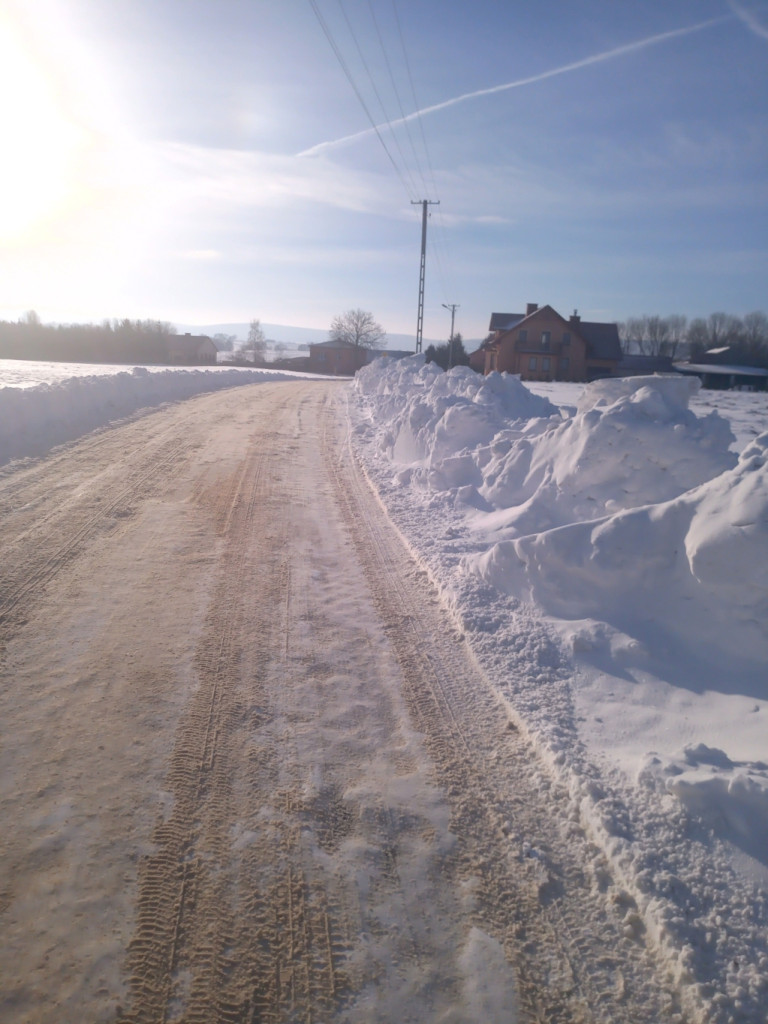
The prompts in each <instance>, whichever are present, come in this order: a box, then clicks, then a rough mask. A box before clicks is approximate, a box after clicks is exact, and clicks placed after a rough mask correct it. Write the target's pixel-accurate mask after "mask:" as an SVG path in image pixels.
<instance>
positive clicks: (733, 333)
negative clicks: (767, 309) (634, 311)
mask: <svg viewBox="0 0 768 1024" xmlns="http://www.w3.org/2000/svg"><path fill="white" fill-rule="evenodd" d="M618 328H619V337H620V338H621V344H622V349H623V351H624V352H625V353H627V354H630V353H639V354H640V355H646V356H670V357H672V358H677V359H680V358H682V357H683V356H687V358H688V359H690V361H691V362H692V363H696V362H700V361H701V360H702V359H703V358H704V356H705V354H706V353H707V352H708V351H709V350H710V349H717V348H728V349H729V350H730V351H729V352H728V355H727V360H728V362H729V363H734V364H737V365H741V366H761V367H765V368H768V316H766V314H765V313H763V312H761V311H759V310H756V311H755V312H754V313H747V314H746V316H743V317H738V316H732V315H731V314H730V313H710V315H709V316H708V317H697V318H695V319H693V320H690V321H689V320H688V318H687V317H684V316H680V315H678V314H674V315H672V316H647V315H644V316H638V317H630V318H629V319H628V320H626V321H624V322H623V323H620V324H619V325H618Z"/></svg>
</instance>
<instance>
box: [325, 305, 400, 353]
mask: <svg viewBox="0 0 768 1024" xmlns="http://www.w3.org/2000/svg"><path fill="white" fill-rule="evenodd" d="M328 335H329V338H330V340H331V341H346V342H349V343H350V344H352V345H355V346H356V347H358V348H384V346H385V344H386V342H385V338H386V336H387V333H386V331H385V330H384V328H383V327H382V326H381V324H377V323H376V321H375V320H374V319H373V313H368V312H367V311H366V310H364V309H348V310H347V312H346V313H342V314H341V315H340V316H336V317H334V318H333V320H332V321H331V329H330V331H329V332H328Z"/></svg>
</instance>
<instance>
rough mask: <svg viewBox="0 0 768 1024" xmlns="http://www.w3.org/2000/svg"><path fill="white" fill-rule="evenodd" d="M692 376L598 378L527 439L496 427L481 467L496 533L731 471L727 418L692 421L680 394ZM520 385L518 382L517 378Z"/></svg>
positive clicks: (580, 514) (634, 500)
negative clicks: (564, 412)
mask: <svg viewBox="0 0 768 1024" xmlns="http://www.w3.org/2000/svg"><path fill="white" fill-rule="evenodd" d="M698 383H699V382H698V380H697V379H695V378H683V377H677V378H675V377H672V378H670V377H651V378H634V379H628V380H606V381H598V382H596V383H595V384H592V385H590V387H589V388H586V389H585V392H584V395H583V397H582V399H581V401H580V402H579V404H578V407H577V410H576V414H575V416H573V417H571V418H569V419H568V420H566V421H565V422H562V423H557V422H555V423H554V424H553V426H552V428H551V429H548V430H546V431H544V432H542V433H538V432H537V433H536V435H535V436H533V437H531V436H530V432H529V431H526V432H525V433H523V434H522V436H521V435H520V432H519V431H517V430H508V431H503V432H501V433H500V434H499V435H497V436H496V438H494V440H493V443H492V445H491V458H490V460H489V462H488V463H487V464H486V465H484V467H483V477H484V480H483V487H482V488H481V491H482V494H483V496H484V497H485V498H486V499H487V500H488V501H489V502H490V504H491V505H492V506H493V507H494V508H496V509H503V510H505V511H504V513H503V514H502V515H499V516H496V517H495V519H494V527H495V528H496V529H502V530H503V534H504V536H508V537H511V536H521V535H523V534H529V533H533V532H536V533H540V532H541V531H542V530H545V529H551V528H553V527H555V526H562V525H565V524H566V523H572V522H575V521H580V520H589V519H595V518H597V517H598V516H600V515H603V514H605V513H606V512H616V511H619V510H620V509H627V508H635V507H637V506H638V505H642V504H648V503H652V502H659V501H665V500H667V499H669V498H673V497H676V496H677V495H679V494H681V493H682V492H683V491H685V490H688V489H689V488H691V487H694V486H696V484H699V483H702V482H703V481H704V480H708V479H710V478H711V477H712V476H715V475H716V474H718V473H720V472H722V471H723V470H724V469H729V468H730V467H731V466H732V465H733V464H734V462H735V456H734V455H733V454H732V453H731V452H729V451H728V445H729V444H730V442H731V441H732V440H733V437H732V434H731V432H730V429H729V427H728V424H727V422H726V421H725V420H723V419H722V418H721V417H720V416H718V414H717V413H716V412H712V413H711V414H710V415H709V416H708V417H707V418H706V419H698V418H697V417H696V416H694V414H693V413H692V412H691V411H690V410H689V409H688V398H689V396H690V395H691V393H694V392H695V390H698ZM520 386H521V387H522V385H520Z"/></svg>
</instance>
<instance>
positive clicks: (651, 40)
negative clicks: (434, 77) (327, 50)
mask: <svg viewBox="0 0 768 1024" xmlns="http://www.w3.org/2000/svg"><path fill="white" fill-rule="evenodd" d="M730 2H731V7H732V8H733V10H734V14H736V16H737V17H742V18H746V17H748V15H747V14H746V12H743V13H742V14H740V13H739V11H738V10H737V8H736V4H735V2H734V0H730ZM730 18H731V16H730V15H725V16H724V17H720V18H710V19H709V20H708V21H700V22H698V24H696V25H689V26H688V27H687V28H676V29H672V30H671V31H670V32H660V33H659V34H658V35H655V36H649V37H648V38H647V39H638V40H637V41H636V42H634V43H626V44H625V45H624V46H617V47H615V48H614V49H613V50H606V51H605V53H596V54H594V55H593V56H591V57H585V58H584V59H583V60H577V61H574V62H573V63H572V64H563V65H562V66H561V67H559V68H552V69H550V70H549V71H542V72H541V73H540V74H538V75H530V76H529V77H528V78H518V79H516V80H515V81H514V82H505V83H504V84H503V85H493V86H491V87H490V88H488V89H477V90H476V91H475V92H465V93H463V94H462V95H461V96H454V97H453V99H450V100H444V101H443V102H442V103H435V104H433V105H432V106H431V107H423V108H422V109H421V110H415V111H414V112H413V113H412V114H406V116H405V117H400V118H397V120H395V121H391V122H389V125H383V124H381V125H377V127H376V128H365V129H364V130H363V131H360V132H355V133H354V134H353V135H345V136H343V137H342V138H340V139H331V140H329V141H327V142H319V143H318V144H317V145H315V146H311V147H310V148H309V149H305V150H303V151H302V152H301V153H299V154H298V156H318V155H319V154H320V153H325V152H327V151H328V150H329V149H333V148H335V147H336V146H342V145H344V144H346V143H348V142H354V141H355V140H356V139H364V138H366V137H367V136H369V135H373V134H374V132H376V131H381V130H382V129H384V128H386V127H390V128H396V127H398V126H399V125H401V124H406V123H408V122H409V121H415V120H416V119H417V118H419V117H424V116H425V115H426V114H435V113H437V111H439V110H447V109H448V108H449V107H455V106H456V105H457V104H458V103H466V102H467V100H475V99H478V98H480V97H481V96H493V95H494V94H495V93H498V92H506V91H507V90H508V89H519V88H520V87H521V86H524V85H533V84H534V83H535V82H543V81H544V80H545V79H547V78H554V77H556V76H557V75H565V74H567V73H569V72H571V71H578V70H580V69H581V68H587V67H590V66H591V65H593V64H601V63H602V62H603V61H606V60H613V59H615V58H616V57H622V56H624V55H625V54H627V53H635V52H637V51H638V50H644V49H645V48H646V47H648V46H656V45H657V44H658V43H665V42H667V40H669V39H676V38H677V37H678V36H687V35H691V33H693V32H701V31H702V30H703V29H706V28H711V27H712V26H713V25H720V24H722V23H723V22H724V21H729V20H730ZM755 31H759V29H758V28H756V29H755ZM763 31H764V30H763Z"/></svg>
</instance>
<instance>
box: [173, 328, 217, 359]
mask: <svg viewBox="0 0 768 1024" xmlns="http://www.w3.org/2000/svg"><path fill="white" fill-rule="evenodd" d="M165 344H166V352H167V357H168V362H169V363H170V364H171V365H173V366H210V365H213V364H214V363H215V362H216V359H217V354H216V346H215V344H214V343H213V341H212V340H211V339H210V338H209V337H208V335H207V334H189V333H187V334H172V335H169V336H168V338H167V339H166V343H165Z"/></svg>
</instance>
